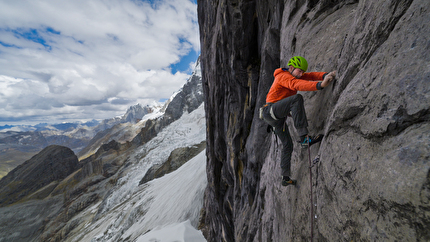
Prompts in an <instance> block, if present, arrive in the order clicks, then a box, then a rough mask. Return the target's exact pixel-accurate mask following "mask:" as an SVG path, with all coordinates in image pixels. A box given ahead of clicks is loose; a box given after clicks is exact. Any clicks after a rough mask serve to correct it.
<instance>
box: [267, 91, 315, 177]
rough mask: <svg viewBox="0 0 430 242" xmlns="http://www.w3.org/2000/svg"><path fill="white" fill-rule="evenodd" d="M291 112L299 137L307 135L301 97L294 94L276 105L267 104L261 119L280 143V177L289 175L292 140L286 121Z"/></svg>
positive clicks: (306, 124)
mask: <svg viewBox="0 0 430 242" xmlns="http://www.w3.org/2000/svg"><path fill="white" fill-rule="evenodd" d="M290 112H291V116H292V118H293V120H294V126H295V128H296V130H297V132H298V134H299V136H303V135H307V134H308V121H307V118H306V112H305V107H304V104H303V96H302V95H300V94H296V95H294V96H290V97H287V98H285V99H282V100H280V101H278V102H276V103H273V104H271V103H269V104H268V105H267V106H265V107H264V108H263V119H264V121H266V123H268V124H269V125H270V126H272V127H273V128H274V132H275V134H276V135H277V136H278V137H279V139H280V140H281V142H282V154H281V169H282V174H281V175H282V176H290V175H291V155H292V153H293V140H292V139H291V135H290V132H289V130H288V126H287V124H286V119H287V117H288V116H289V114H290Z"/></svg>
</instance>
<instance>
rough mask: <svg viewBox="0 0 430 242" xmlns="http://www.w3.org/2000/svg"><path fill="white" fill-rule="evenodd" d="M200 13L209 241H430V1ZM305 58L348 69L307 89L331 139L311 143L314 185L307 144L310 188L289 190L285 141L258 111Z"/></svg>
mask: <svg viewBox="0 0 430 242" xmlns="http://www.w3.org/2000/svg"><path fill="white" fill-rule="evenodd" d="M198 13H199V24H200V34H201V37H200V40H201V49H202V50H201V65H202V82H203V90H204V93H205V110H206V122H207V149H206V150H207V158H208V163H207V174H208V187H207V189H206V193H205V203H204V209H203V211H202V214H203V216H202V219H201V228H202V229H203V232H204V234H205V236H206V238H207V239H208V241H310V239H311V238H313V239H314V240H315V241H396V240H397V241H428V240H430V232H429V231H430V212H429V211H430V202H429V201H430V189H429V184H430V180H429V179H430V175H429V174H430V165H429V164H430V163H429V160H430V157H429V154H430V140H429V137H430V126H429V120H430V105H429V104H430V86H429V83H430V82H429V81H430V74H429V73H430V66H429V65H428V63H430V41H429V36H430V32H429V30H430V7H429V5H428V3H427V2H426V1H424V0H414V1H413V0H408V1H358V0H352V1H326V0H321V1H270V0H268V1H242V0H236V1H204V0H199V1H198ZM294 55H301V56H304V57H305V58H306V59H307V60H308V63H309V68H308V70H309V71H327V72H329V71H332V70H337V71H338V77H337V80H336V81H335V82H333V83H332V85H331V86H329V87H327V88H325V89H324V90H322V91H318V92H307V93H305V92H303V93H301V94H302V95H303V96H304V99H305V107H306V113H307V116H308V121H309V125H310V127H309V129H310V133H311V134H316V133H323V134H325V138H324V140H323V141H322V142H321V144H319V145H315V146H312V147H311V159H314V158H315V157H316V156H319V157H320V162H319V163H318V164H316V165H315V166H314V167H313V168H312V175H313V180H312V182H310V181H309V175H310V174H309V161H308V159H309V157H308V151H307V150H301V149H300V148H299V146H295V150H294V153H293V159H292V173H293V175H292V176H293V177H294V178H295V179H297V180H298V182H297V186H296V187H292V186H289V187H282V186H281V185H280V168H279V160H280V144H279V143H277V140H276V139H275V137H274V136H272V135H271V134H268V133H266V124H265V123H264V122H263V121H262V120H260V119H259V118H258V108H259V107H260V106H262V105H263V104H264V103H265V96H266V94H267V92H268V90H269V88H270V86H271V84H272V82H273V71H274V70H275V69H276V68H279V67H286V65H287V62H288V59H289V58H291V57H292V56H294ZM287 125H288V127H289V128H290V131H291V133H292V135H293V139H294V138H296V137H297V134H296V132H295V129H294V126H293V123H292V122H291V120H288V121H287ZM311 185H312V188H313V193H312V194H310V187H311ZM310 196H312V198H313V202H314V204H310ZM311 206H313V210H314V212H315V217H314V218H312V219H311V218H310V208H311ZM311 223H313V233H311Z"/></svg>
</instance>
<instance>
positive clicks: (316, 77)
mask: <svg viewBox="0 0 430 242" xmlns="http://www.w3.org/2000/svg"><path fill="white" fill-rule="evenodd" d="M324 74H327V72H305V73H304V74H303V75H302V77H301V78H300V79H303V80H308V81H322V80H323V79H324Z"/></svg>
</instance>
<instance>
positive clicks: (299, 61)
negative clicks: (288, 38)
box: [288, 56, 308, 72]
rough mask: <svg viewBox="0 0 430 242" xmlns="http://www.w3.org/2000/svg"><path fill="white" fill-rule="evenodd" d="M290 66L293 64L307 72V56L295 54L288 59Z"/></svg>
mask: <svg viewBox="0 0 430 242" xmlns="http://www.w3.org/2000/svg"><path fill="white" fill-rule="evenodd" d="M288 66H293V67H294V68H299V69H301V70H302V71H304V72H306V70H307V69H308V62H307V61H306V59H305V58H303V57H301V56H294V57H293V58H291V59H290V60H289V61H288Z"/></svg>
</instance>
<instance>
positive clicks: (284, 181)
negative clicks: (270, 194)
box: [282, 176, 296, 186]
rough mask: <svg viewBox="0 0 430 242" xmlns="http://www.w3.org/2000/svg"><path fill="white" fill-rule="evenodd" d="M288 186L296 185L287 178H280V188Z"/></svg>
mask: <svg viewBox="0 0 430 242" xmlns="http://www.w3.org/2000/svg"><path fill="white" fill-rule="evenodd" d="M288 185H296V181H295V180H291V179H290V178H289V177H285V176H283V177H282V186H288Z"/></svg>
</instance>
